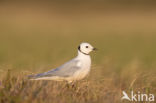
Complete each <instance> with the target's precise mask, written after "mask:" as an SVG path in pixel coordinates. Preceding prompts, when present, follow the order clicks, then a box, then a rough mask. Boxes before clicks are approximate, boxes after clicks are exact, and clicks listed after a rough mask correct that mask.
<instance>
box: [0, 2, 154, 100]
mask: <svg viewBox="0 0 156 103" xmlns="http://www.w3.org/2000/svg"><path fill="white" fill-rule="evenodd" d="M81 42H89V43H90V44H92V45H93V46H94V47H96V48H98V49H99V50H98V51H97V52H93V53H91V58H92V70H91V72H90V75H89V76H88V77H87V78H85V80H84V82H83V81H82V82H81V81H80V82H78V84H77V85H76V86H77V89H75V88H69V87H68V86H67V87H66V88H64V87H65V86H66V85H65V84H61V83H60V84H59V83H53V82H48V83H51V84H46V83H47V82H43V83H42V82H39V83H38V82H37V83H36V82H30V81H26V80H25V79H22V78H24V77H26V76H27V75H30V74H32V73H41V72H45V71H47V70H50V69H52V68H56V67H58V66H59V65H61V64H63V63H64V62H66V61H68V60H70V59H72V58H73V57H75V56H76V55H77V48H78V45H79V44H80V43H81ZM155 45H156V1H155V0H52V1H50V0H44V1H43V0H14V1H13V0H0V96H2V97H0V102H2V103H4V102H5V103H10V102H13V101H14V103H20V102H23V103H30V102H31V103H43V102H44V103H49V101H50V102H51V101H54V102H55V103H80V102H81V103H91V102H92V103H93V102H95V103H102V102H105V103H120V102H121V100H120V97H121V96H122V90H125V91H126V92H127V91H129V92H130V91H131V90H134V91H135V92H137V91H141V92H143V93H148V94H149V93H154V91H156V88H155V87H156V75H155V74H156V46H155ZM8 70H10V71H11V73H10V74H11V75H14V76H13V77H10V76H9V75H10V74H9V72H8V74H7V75H6V76H4V74H5V73H6V71H8ZM23 73H24V74H23ZM1 77H3V78H1ZM43 85H44V86H43ZM49 91H51V92H49ZM60 94H64V95H60ZM45 97H46V99H45ZM60 98H61V99H60Z"/></svg>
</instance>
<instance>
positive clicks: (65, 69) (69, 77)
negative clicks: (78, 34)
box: [30, 42, 97, 83]
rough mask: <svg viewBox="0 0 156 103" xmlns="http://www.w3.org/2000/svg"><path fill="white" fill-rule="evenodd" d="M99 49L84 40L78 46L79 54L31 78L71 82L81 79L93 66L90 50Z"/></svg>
mask: <svg viewBox="0 0 156 103" xmlns="http://www.w3.org/2000/svg"><path fill="white" fill-rule="evenodd" d="M94 50H97V49H96V48H94V47H93V46H92V45H90V44H89V43H86V42H83V43H81V44H80V45H79V46H78V55H77V56H76V57H75V58H73V59H72V60H70V61H68V62H66V63H65V64H63V65H61V66H60V67H58V68H56V69H52V70H50V71H48V72H44V73H40V74H36V75H33V76H31V77H30V79H31V80H54V81H67V82H69V83H71V82H73V81H77V80H81V79H83V78H85V77H86V76H87V74H88V73H89V71H90V68H91V57H90V55H89V54H90V52H91V51H94Z"/></svg>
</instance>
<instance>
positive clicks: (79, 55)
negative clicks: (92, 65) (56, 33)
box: [77, 50, 90, 58]
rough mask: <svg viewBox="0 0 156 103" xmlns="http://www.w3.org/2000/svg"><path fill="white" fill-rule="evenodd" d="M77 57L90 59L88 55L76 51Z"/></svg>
mask: <svg viewBox="0 0 156 103" xmlns="http://www.w3.org/2000/svg"><path fill="white" fill-rule="evenodd" d="M77 57H80V58H81V57H82V58H90V55H88V54H84V53H82V52H80V51H79V50H78V55H77Z"/></svg>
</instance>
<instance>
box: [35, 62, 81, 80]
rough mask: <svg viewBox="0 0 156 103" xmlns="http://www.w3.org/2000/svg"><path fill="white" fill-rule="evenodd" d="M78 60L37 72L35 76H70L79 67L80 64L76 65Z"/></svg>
mask: <svg viewBox="0 0 156 103" xmlns="http://www.w3.org/2000/svg"><path fill="white" fill-rule="evenodd" d="M78 62H80V61H79V60H71V61H69V62H67V63H65V64H63V65H62V66H60V67H58V68H56V69H53V70H51V71H48V72H45V73H41V74H37V75H36V76H35V78H40V77H51V76H60V77H68V76H72V75H73V74H74V73H75V72H76V71H77V70H79V69H80V66H78V65H77V64H78Z"/></svg>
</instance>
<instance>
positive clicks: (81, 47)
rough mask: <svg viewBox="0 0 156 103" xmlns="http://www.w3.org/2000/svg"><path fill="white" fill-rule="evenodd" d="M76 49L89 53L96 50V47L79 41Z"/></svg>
mask: <svg viewBox="0 0 156 103" xmlns="http://www.w3.org/2000/svg"><path fill="white" fill-rule="evenodd" d="M78 50H79V51H80V52H81V53H83V54H86V55H89V53H90V52H91V51H94V50H97V49H96V48H94V47H93V46H92V45H90V44H89V43H81V44H80V45H79V47H78Z"/></svg>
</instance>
